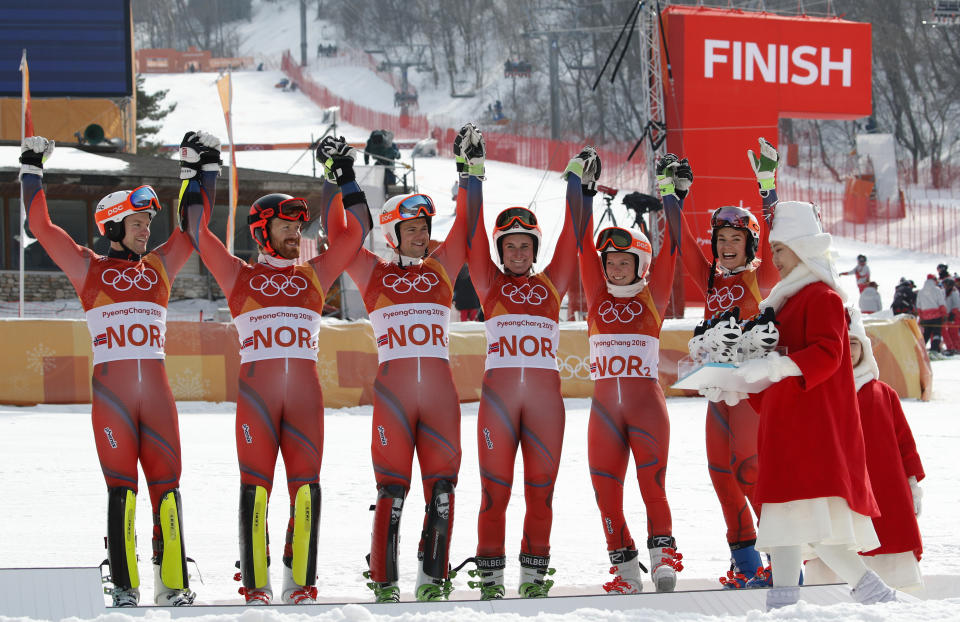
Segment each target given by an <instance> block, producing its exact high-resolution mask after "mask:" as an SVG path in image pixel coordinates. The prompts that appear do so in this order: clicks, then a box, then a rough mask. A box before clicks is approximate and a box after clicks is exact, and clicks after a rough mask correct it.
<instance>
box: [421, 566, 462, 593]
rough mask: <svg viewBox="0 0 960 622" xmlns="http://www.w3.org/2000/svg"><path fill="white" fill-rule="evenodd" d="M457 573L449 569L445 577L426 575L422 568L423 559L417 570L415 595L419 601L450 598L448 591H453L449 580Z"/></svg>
mask: <svg viewBox="0 0 960 622" xmlns="http://www.w3.org/2000/svg"><path fill="white" fill-rule="evenodd" d="M455 576H457V573H456V572H454V571H452V570H450V571H448V572H447V577H446V578H439V579H437V578H435V577H431V576H430V575H428V574H427V573H426V572H424V570H423V561H422V560H421V561H420V567H419V569H418V570H417V591H416V596H417V600H419V601H435V600H450V593H451V592H453V583H452V582H451V581H450V579H452V578H453V577H455Z"/></svg>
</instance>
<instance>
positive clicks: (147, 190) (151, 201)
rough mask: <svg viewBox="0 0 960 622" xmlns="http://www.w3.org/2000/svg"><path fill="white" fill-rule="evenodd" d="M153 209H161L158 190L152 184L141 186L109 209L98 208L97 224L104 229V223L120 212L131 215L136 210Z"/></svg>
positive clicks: (154, 210)
mask: <svg viewBox="0 0 960 622" xmlns="http://www.w3.org/2000/svg"><path fill="white" fill-rule="evenodd" d="M147 210H153V213H154V214H156V213H158V212H159V211H160V198H159V197H157V193H156V191H155V190H154V189H153V188H152V187H150V186H139V187H137V188H134V189H133V190H131V191H130V194H128V195H127V197H126V198H125V199H124V200H123V201H121V202H120V203H117V204H116V205H112V206H110V207H109V208H107V209H102V210H98V211H97V213H96V215H95V219H96V223H97V226H98V227H99V228H100V229H101V231H102V230H103V226H104V223H106V222H108V221H111V220H114V219H116V218H117V215H118V214H125V215H129V214H131V213H134V212H143V211H147Z"/></svg>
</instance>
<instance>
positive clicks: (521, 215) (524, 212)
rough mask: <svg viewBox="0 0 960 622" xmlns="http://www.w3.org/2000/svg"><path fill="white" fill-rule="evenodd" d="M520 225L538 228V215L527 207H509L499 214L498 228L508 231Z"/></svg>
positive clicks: (526, 227) (527, 227)
mask: <svg viewBox="0 0 960 622" xmlns="http://www.w3.org/2000/svg"><path fill="white" fill-rule="evenodd" d="M515 226H520V227H522V228H524V229H536V228H537V215H536V214H534V213H533V212H531V211H530V210H528V209H527V208H525V207H508V208H507V209H505V210H503V211H502V212H500V214H499V215H498V216H497V222H496V229H497V230H498V231H506V230H508V229H513V228H514V227H515Z"/></svg>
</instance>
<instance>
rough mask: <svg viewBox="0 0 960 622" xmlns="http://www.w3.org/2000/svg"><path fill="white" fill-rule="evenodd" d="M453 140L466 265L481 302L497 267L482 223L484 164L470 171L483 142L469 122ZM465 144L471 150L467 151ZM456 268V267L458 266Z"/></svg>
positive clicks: (483, 147) (479, 154)
mask: <svg viewBox="0 0 960 622" xmlns="http://www.w3.org/2000/svg"><path fill="white" fill-rule="evenodd" d="M457 139H458V140H455V141H454V148H453V150H454V156H455V157H456V160H457V171H459V173H460V182H459V183H460V188H459V189H458V190H457V195H458V197H457V201H458V207H457V211H458V212H459V210H460V205H465V207H466V210H465V212H464V216H465V221H464V226H465V232H464V234H465V236H466V243H467V249H466V250H467V265H468V267H469V271H470V280H471V281H473V287H474V289H476V290H477V296H478V297H479V298H480V302H481V304H482V303H483V301H484V300H485V299H486V297H487V294H489V293H490V288H491V287H493V283H494V280H495V279H496V277H497V272H498V268H497V266H496V264H495V263H493V260H492V259H491V258H490V241H489V239H488V238H487V228H486V227H485V226H484V223H483V181H484V179H485V177H484V164H483V162H482V161H481V162H479V163H478V167H477V166H474V168H473V170H472V172H471V170H470V168H471V162H470V161H471V160H472V159H474V158H482V157H483V156H485V154H486V143H485V141H484V139H483V135H482V134H480V132H479V130H477V129H476V128H475V127H474V126H473V125H472V124H467V125H465V126H464V127H463V128H462V129H461V130H460V133H459V134H458V135H457ZM468 147H471V149H469V152H470V153H467V151H468ZM463 188H466V202H465V203H460V198H459V194H460V193H461V192H462V191H463ZM457 271H459V268H457Z"/></svg>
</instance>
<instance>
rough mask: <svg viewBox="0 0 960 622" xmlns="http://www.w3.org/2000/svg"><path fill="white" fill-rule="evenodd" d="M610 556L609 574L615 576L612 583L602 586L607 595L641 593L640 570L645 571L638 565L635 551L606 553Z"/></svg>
mask: <svg viewBox="0 0 960 622" xmlns="http://www.w3.org/2000/svg"><path fill="white" fill-rule="evenodd" d="M608 554H609V556H610V563H611V564H613V566H611V567H610V574H612V575H616V576H614V578H613V581H610V582H608V583H604V584H603V589H604V591H605V592H606V593H607V594H639V593H640V592H642V591H643V582H642V581H641V580H640V570H641V569H642V570H643V571H644V572H647V569H646V568H644V567H643V565H642V564H641V563H640V555H639V553H637V549H635V548H633V547H630V548H625V549H617V550H615V551H608Z"/></svg>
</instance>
